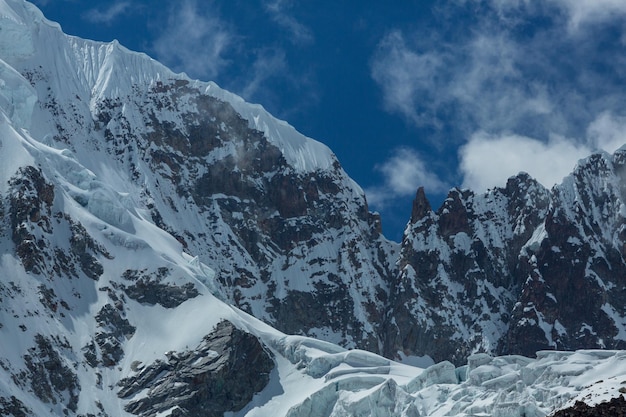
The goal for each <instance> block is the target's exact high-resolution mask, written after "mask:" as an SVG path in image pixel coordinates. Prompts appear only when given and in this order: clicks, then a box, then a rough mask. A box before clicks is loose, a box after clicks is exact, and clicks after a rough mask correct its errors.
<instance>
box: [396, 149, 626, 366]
mask: <svg viewBox="0 0 626 417" xmlns="http://www.w3.org/2000/svg"><path fill="white" fill-rule="evenodd" d="M625 158H626V150H625V149H622V150H620V151H617V152H616V153H615V155H608V154H603V153H600V154H596V155H593V156H591V157H589V158H587V159H586V160H583V161H580V163H579V164H578V166H577V167H576V169H575V171H574V172H573V174H572V175H570V176H568V177H567V178H565V179H564V181H563V183H562V184H561V185H559V186H556V187H554V188H553V189H552V190H546V189H545V188H543V187H542V186H541V185H540V184H538V183H537V182H536V181H534V180H533V179H531V178H529V177H528V175H526V174H520V175H518V176H516V177H513V178H511V179H509V181H508V183H507V185H506V187H505V188H502V189H499V188H496V189H493V190H490V191H489V192H487V193H486V194H483V195H476V194H474V193H473V192H471V191H469V190H457V189H454V190H452V191H451V192H450V194H449V195H448V198H447V199H446V200H445V201H444V203H443V205H442V207H441V208H439V210H437V211H436V212H434V211H433V210H432V209H431V208H430V204H429V203H428V201H427V200H426V197H425V195H424V193H423V190H419V191H418V193H417V196H416V199H415V202H414V205H413V212H412V217H411V222H410V223H409V226H408V228H407V231H406V233H405V236H404V240H403V242H402V249H401V254H400V263H399V267H400V275H399V279H398V280H397V281H396V282H395V283H393V284H392V285H393V289H392V292H391V297H390V300H391V301H390V303H391V306H392V307H391V309H390V310H389V314H388V315H387V334H386V340H385V341H386V343H387V345H386V353H387V354H393V352H395V351H397V350H403V351H405V353H413V354H428V355H432V356H433V357H434V358H435V359H436V360H443V359H448V360H453V361H457V362H463V361H464V359H465V358H466V357H467V355H468V354H469V353H471V352H476V351H486V352H498V353H502V354H524V355H529V356H532V355H534V353H535V352H536V351H538V350H542V349H577V348H609V349H623V348H624V347H625V346H626V345H625V343H626V332H625V330H626V320H625V318H624V317H625V316H626V311H625V310H624V301H626V300H624V295H625V294H626V293H625V292H624V289H625V288H626V280H625V278H626V269H625V268H626V262H625V259H626V253H625V252H624V247H625V246H624V244H625V243H626V240H625V238H626V235H625V230H626V226H625V221H626V212H625V207H626V206H625V204H624V201H626V200H625V198H626V194H625V193H624V191H625V190H626V188H625V184H626V182H625V180H626V177H625V176H624V175H625V172H626V171H625V168H624V161H625Z"/></svg>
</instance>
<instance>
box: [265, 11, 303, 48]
mask: <svg viewBox="0 0 626 417" xmlns="http://www.w3.org/2000/svg"><path fill="white" fill-rule="evenodd" d="M291 3H292V2H291V0H271V1H268V2H267V3H265V10H267V12H268V13H269V15H270V16H271V18H272V20H274V22H276V23H277V24H278V25H280V26H281V27H283V28H284V29H286V30H287V31H288V32H289V33H290V35H291V40H292V42H294V43H298V44H309V43H312V42H313V41H314V36H313V31H312V30H311V29H310V28H309V27H307V26H306V25H304V24H302V23H300V22H299V21H298V20H297V19H296V18H295V17H293V16H292V15H291V14H289V9H290V8H291Z"/></svg>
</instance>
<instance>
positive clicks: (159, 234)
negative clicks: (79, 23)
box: [0, 0, 626, 417]
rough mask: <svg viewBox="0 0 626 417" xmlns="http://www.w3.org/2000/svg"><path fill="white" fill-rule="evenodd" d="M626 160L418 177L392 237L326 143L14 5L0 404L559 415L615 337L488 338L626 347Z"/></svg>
mask: <svg viewBox="0 0 626 417" xmlns="http://www.w3.org/2000/svg"><path fill="white" fill-rule="evenodd" d="M625 165H626V148H622V149H621V150H619V151H617V152H616V153H615V154H614V155H608V154H604V153H599V154H596V155H592V156H590V157H589V158H588V159H586V160H583V161H581V162H580V163H579V165H578V167H577V168H576V169H575V171H574V172H573V173H572V175H570V176H569V177H567V178H566V179H565V180H564V182H563V183H562V184H561V185H559V186H557V187H555V188H553V189H552V190H547V189H545V188H544V187H542V186H541V185H540V184H538V183H537V182H536V181H534V180H533V179H532V178H530V177H529V176H528V175H525V174H520V175H518V176H516V177H513V178H511V179H510V180H509V182H508V184H507V186H506V187H505V188H502V189H494V190H490V191H489V192H488V193H486V194H482V195H478V194H475V193H473V192H471V191H469V190H459V189H453V190H451V191H450V193H449V195H448V198H447V199H446V201H445V202H444V203H443V205H442V207H441V208H439V209H438V210H437V211H434V210H433V209H432V208H431V206H430V203H429V202H428V200H427V197H426V195H425V194H424V192H423V189H420V190H418V192H417V195H416V200H415V203H414V205H413V211H412V214H411V218H410V221H409V222H408V224H407V228H406V230H405V234H404V238H403V241H402V242H401V243H400V244H398V243H394V242H391V241H389V240H387V239H386V238H385V237H384V236H383V234H382V227H381V223H380V218H379V217H378V215H376V214H374V213H371V212H370V211H369V209H368V206H367V201H366V197H365V194H364V193H363V191H362V189H361V188H360V187H359V186H358V185H357V184H356V183H355V182H354V181H352V180H351V179H350V178H349V177H348V176H347V174H346V173H345V172H344V170H343V169H342V168H341V165H340V164H339V162H338V161H337V158H336V157H335V156H334V154H333V153H332V152H331V151H330V150H329V149H328V148H327V147H326V146H324V145H323V144H321V143H319V142H317V141H315V140H313V139H310V138H306V137H304V136H303V135H301V134H299V133H298V132H297V131H296V130H295V129H294V128H293V127H292V126H290V125H288V124H287V123H285V122H283V121H280V120H277V119H275V118H274V117H272V116H271V115H270V114H268V113H267V112H266V111H265V110H264V109H263V108H262V107H261V106H259V105H253V104H249V103H246V102H245V101H244V100H242V99H241V98H240V97H237V96H236V95H234V94H232V93H229V92H227V91H224V90H222V89H220V88H219V87H218V86H217V85H215V84H214V83H210V82H206V83H205V82H199V81H195V80H191V79H189V78H188V77H187V76H185V75H184V74H174V73H173V72H171V71H170V70H168V69H167V68H165V67H164V66H162V65H161V64H159V63H158V62H156V61H154V60H152V59H151V58H149V57H148V56H146V55H144V54H139V53H135V52H131V51H129V50H127V49H125V48H123V47H122V46H120V45H119V44H118V43H117V42H112V43H100V42H93V41H88V40H83V39H79V38H76V37H71V36H67V35H65V34H64V33H63V32H62V31H61V28H60V27H59V26H58V25H57V24H55V23H53V22H50V21H48V20H47V19H45V17H44V16H43V15H42V13H41V12H40V11H39V10H38V9H37V8H36V7H35V6H33V5H32V4H30V3H28V2H26V1H23V0H0V220H1V222H0V274H1V275H0V278H1V279H0V347H1V349H0V415H13V416H15V417H17V416H35V415H36V416H57V415H71V416H114V415H115V416H118V415H123V416H131V415H139V416H169V415H172V416H182V415H207V416H213V415H215V416H217V415H219V416H221V415H224V413H227V412H232V413H235V414H234V415H241V416H243V415H249V416H254V415H288V416H293V417H295V416H317V415H329V416H330V415H333V416H344V415H393V416H419V415H443V413H447V412H448V411H449V412H452V410H457V411H458V413H461V412H465V411H467V413H474V414H475V413H488V414H491V415H497V414H493V413H507V412H508V411H507V410H509V411H510V410H512V409H514V410H516V411H515V412H518V414H517V415H537V416H539V415H541V416H544V415H545V414H546V413H547V412H549V411H551V410H553V409H556V408H558V407H561V406H564V405H566V403H567V402H568V401H569V400H572V401H573V399H575V398H581V397H580V396H581V395H591V396H594V398H595V396H596V394H597V392H600V391H602V392H604V391H607V392H609V391H610V392H613V391H617V389H618V388H619V383H620V382H621V381H622V380H623V377H621V375H622V374H623V372H622V373H620V372H621V371H620V370H621V369H624V366H623V363H624V362H623V361H624V358H625V356H624V355H622V352H616V351H582V352H578V353H563V352H553V353H549V352H542V353H539V354H538V355H539V357H538V359H537V360H531V359H528V358H523V357H518V356H507V357H499V358H494V357H491V356H489V355H495V354H507V355H509V354H524V355H527V356H534V355H535V352H537V351H538V350H543V349H550V350H555V349H558V350H574V349H580V348H599V349H600V348H601V349H623V348H624V345H625V343H626V319H625V318H624V317H625V316H626V311H625V310H624V309H625V306H626V299H625V298H624V297H626V292H625V291H624V289H625V288H626V262H625V261H624V259H625V258H626V221H625V219H626V208H625V205H624V201H626V200H625V198H626V186H625V185H624V184H626V168H624V167H625ZM286 333H287V334H294V335H295V336H287V335H286ZM311 337H312V338H311ZM347 349H351V350H347ZM360 349H363V350H360ZM366 350H367V351H369V352H367V351H366ZM371 352H373V353H371ZM378 355H382V356H378ZM385 357H386V358H385ZM392 359H403V360H406V361H407V362H411V363H416V362H417V361H419V363H420V364H421V365H423V366H426V365H429V364H432V363H433V360H434V361H436V362H439V363H437V364H436V365H433V366H432V367H430V368H428V369H425V370H424V369H421V368H415V367H412V366H409V365H406V364H405V365H402V364H400V363H397V362H394V361H393V360H392ZM465 363H467V365H465V366H460V367H458V368H457V367H456V366H459V365H463V364H465ZM559 363H561V364H562V363H567V364H568V366H567V367H568V370H570V371H571V370H574V371H572V372H573V373H572V372H569V371H568V372H565V370H564V371H563V372H561V370H560V368H559ZM592 366H595V367H598V369H603V371H602V375H603V377H604V378H605V380H606V381H607V382H606V383H603V384H600V385H598V384H595V385H588V384H583V383H582V382H580V381H579V380H578V379H576V378H574V376H580V375H583V376H585V377H586V378H596V374H594V373H592V372H590V369H592V368H591V367H592ZM581 378H583V377H582V376H581ZM620 378H621V379H620ZM598 379H599V378H596V380H598ZM565 380H566V381H567V382H568V384H570V385H568V387H569V388H568V389H567V390H566V391H559V389H560V386H561V385H562V382H563V381H565ZM536 384H542V385H541V386H542V387H543V388H541V389H543V390H544V391H545V392H549V393H550V394H545V392H544V391H541V390H540V389H539V388H537V387H538V385H536ZM583 386H587V388H586V390H587V391H584V390H583V388H582V387H583ZM446 390H447V391H446ZM503 390H504V391H506V392H507V393H508V394H506V395H501V394H500V393H501V392H503ZM546 390H547V391H546ZM452 391H453V392H454V393H455V394H454V395H452V396H451V398H447V397H448V395H444V393H445V392H448V393H450V392H452ZM540 391H541V392H543V393H544V394H542V395H543V396H540V395H539V392H540ZM557 391H558V392H559V396H558V397H554V398H553V396H552V394H553V393H556V392H557ZM555 395H556V394H555ZM481 398H482V399H484V398H490V401H489V404H488V405H485V404H482V405H480V399H481ZM511 404H515V405H514V406H513V405H511ZM481 407H482V408H481ZM443 410H447V411H443ZM464 410H465V411H464ZM498 410H499V411H498ZM368 413H369V414H368ZM376 413H377V414H376ZM437 413H439V414H437ZM522 413H525V414H522ZM532 413H534V414H532ZM501 415H509V414H501ZM513 415H515V414H513Z"/></svg>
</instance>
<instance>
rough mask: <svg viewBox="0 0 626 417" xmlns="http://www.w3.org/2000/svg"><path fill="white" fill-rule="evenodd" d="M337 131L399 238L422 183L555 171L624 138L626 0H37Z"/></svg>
mask: <svg viewBox="0 0 626 417" xmlns="http://www.w3.org/2000/svg"><path fill="white" fill-rule="evenodd" d="M33 2H34V3H35V4H36V5H38V6H39V7H40V8H41V9H42V10H43V11H44V13H45V15H46V16H47V17H48V18H49V19H51V20H54V21H57V22H59V23H60V24H61V26H62V27H63V29H64V31H65V32H66V33H69V34H72V35H78V36H81V37H84V38H89V39H95V40H102V41H110V40H112V39H118V40H119V41H120V43H122V44H123V45H125V46H126V47H128V48H130V49H133V50H138V51H143V52H146V53H147V54H149V55H150V56H152V57H154V58H155V59H158V60H159V61H161V62H163V63H164V64H166V65H168V66H169V67H171V68H172V69H174V70H176V71H184V72H186V73H187V74H189V75H190V76H191V77H193V78H197V79H201V80H212V81H215V82H217V83H218V84H219V85H220V86H222V87H223V88H226V89H228V90H231V91H233V92H235V93H237V94H239V95H241V96H243V97H244V98H245V99H246V100H248V101H251V102H256V103H261V104H262V105H263V106H265V107H266V108H267V109H268V110H269V111H270V112H271V113H272V114H274V115H275V116H277V117H279V118H281V119H285V120H287V121H288V122H289V123H291V124H292V125H293V126H295V127H296V128H297V129H298V130H299V131H301V132H302V133H304V134H306V135H308V136H310V137H312V138H315V139H317V140H319V141H321V142H323V143H325V144H326V145H328V146H329V147H330V148H331V149H332V150H333V151H334V152H335V153H336V154H337V156H338V158H339V160H340V162H341V163H342V165H343V166H344V168H345V170H346V171H347V172H348V174H349V175H350V176H352V177H353V178H354V179H355V180H356V181H357V183H359V184H360V185H361V186H362V187H363V188H364V189H365V190H366V193H367V196H368V201H369V203H370V209H371V210H375V211H379V212H381V214H382V217H383V230H384V232H385V234H386V235H387V236H388V237H389V238H391V239H394V240H399V239H400V238H401V233H402V230H403V228H404V225H405V224H406V222H407V221H408V219H409V216H410V210H411V201H412V198H413V196H414V195H415V191H416V189H417V188H418V187H419V186H424V187H425V189H426V192H427V195H428V196H429V198H430V199H431V202H432V203H433V206H434V207H435V208H436V207H438V206H439V204H440V203H441V201H442V200H443V199H444V198H445V195H446V193H447V190H448V189H449V188H451V187H453V186H459V187H468V188H472V189H474V190H475V191H478V192H482V191H485V190H486V189H488V188H491V187H494V186H503V185H504V184H505V183H506V179H507V178H508V177H509V176H511V175H514V174H516V173H517V172H519V171H526V172H529V173H530V174H531V175H533V176H534V177H536V178H537V179H538V180H539V181H540V182H542V183H543V184H544V185H546V186H548V187H551V186H552V185H553V184H555V183H558V182H560V180H561V178H562V177H563V176H564V175H566V174H567V173H568V172H570V171H571V170H572V169H573V167H574V165H575V163H576V161H577V160H578V159H580V158H582V157H585V156H587V155H588V154H589V153H591V152H593V151H594V150H597V149H604V150H607V151H609V152H612V151H614V150H615V149H617V148H618V147H620V146H621V145H622V144H624V143H625V142H626V1H624V0H541V1H540V0H425V1H421V0H419V1H418V0H402V1H395V2H381V1H371V0H362V1H329V0H316V1H313V0H300V1H296V0H228V1H227V0H132V1H131V0H109V1H101V0H34V1H33Z"/></svg>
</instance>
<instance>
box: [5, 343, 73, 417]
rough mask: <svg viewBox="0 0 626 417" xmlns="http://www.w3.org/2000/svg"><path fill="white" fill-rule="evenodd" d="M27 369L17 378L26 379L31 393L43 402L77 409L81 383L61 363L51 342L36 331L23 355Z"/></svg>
mask: <svg viewBox="0 0 626 417" xmlns="http://www.w3.org/2000/svg"><path fill="white" fill-rule="evenodd" d="M24 362H25V364H26V371H24V372H22V373H21V374H20V375H19V376H18V377H17V378H18V379H19V380H21V381H29V382H30V388H31V390H32V392H33V393H34V394H35V395H36V396H37V397H38V398H39V399H40V400H41V401H43V402H45V403H51V404H57V403H60V404H63V406H64V407H67V409H68V410H71V411H76V408H77V405H78V394H79V392H80V385H79V383H78V378H77V377H76V373H75V372H74V371H73V370H72V369H71V368H70V367H69V366H68V365H67V364H66V363H65V362H64V360H63V359H62V358H61V356H60V355H59V353H58V352H57V350H56V349H55V347H54V346H53V344H52V342H51V341H50V340H49V339H48V338H46V337H44V336H42V335H40V334H38V335H36V336H35V347H33V348H30V349H28V353H27V354H25V355H24Z"/></svg>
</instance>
